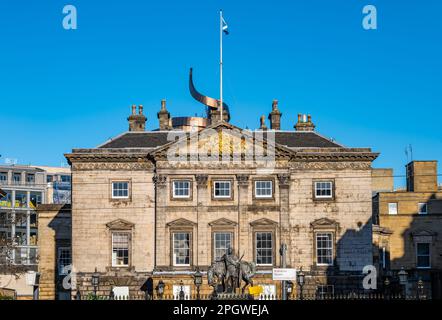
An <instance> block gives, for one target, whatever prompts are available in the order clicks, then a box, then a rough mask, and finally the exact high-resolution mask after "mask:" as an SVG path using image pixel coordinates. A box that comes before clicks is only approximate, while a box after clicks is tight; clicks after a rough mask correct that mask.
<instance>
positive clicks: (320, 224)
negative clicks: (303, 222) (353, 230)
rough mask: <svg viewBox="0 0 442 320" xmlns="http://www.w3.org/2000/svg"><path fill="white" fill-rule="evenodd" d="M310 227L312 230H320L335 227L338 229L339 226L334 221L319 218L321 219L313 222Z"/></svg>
mask: <svg viewBox="0 0 442 320" xmlns="http://www.w3.org/2000/svg"><path fill="white" fill-rule="evenodd" d="M310 225H311V226H312V227H313V228H321V227H333V228H336V227H338V225H339V224H338V223H337V222H336V221H335V220H331V219H328V218H321V219H317V220H315V221H313V222H312V223H311V224H310Z"/></svg>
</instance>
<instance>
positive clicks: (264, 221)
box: [250, 218, 278, 227]
mask: <svg viewBox="0 0 442 320" xmlns="http://www.w3.org/2000/svg"><path fill="white" fill-rule="evenodd" d="M250 225H251V226H252V227H257V226H276V225H278V223H277V222H276V221H273V220H270V219H267V218H262V219H258V220H255V221H252V222H250Z"/></svg>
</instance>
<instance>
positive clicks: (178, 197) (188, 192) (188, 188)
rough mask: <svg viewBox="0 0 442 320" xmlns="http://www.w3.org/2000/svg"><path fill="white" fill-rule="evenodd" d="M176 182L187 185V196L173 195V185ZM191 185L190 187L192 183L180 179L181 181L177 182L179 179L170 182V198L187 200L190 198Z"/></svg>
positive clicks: (174, 189)
mask: <svg viewBox="0 0 442 320" xmlns="http://www.w3.org/2000/svg"><path fill="white" fill-rule="evenodd" d="M177 182H178V183H183V182H184V183H187V195H177V194H176V193H175V191H176V187H175V183H177ZM191 185H192V183H191V181H190V180H184V179H182V180H179V179H176V180H172V197H173V198H177V199H189V198H190V194H191V192H192V190H191Z"/></svg>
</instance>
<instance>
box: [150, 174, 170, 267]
mask: <svg viewBox="0 0 442 320" xmlns="http://www.w3.org/2000/svg"><path fill="white" fill-rule="evenodd" d="M152 180H153V182H154V184H155V201H156V208H155V234H156V243H155V245H156V247H155V266H154V268H156V267H157V266H165V265H167V264H169V261H168V259H167V256H166V252H167V250H165V248H164V244H165V243H166V238H167V237H168V236H169V235H168V234H167V227H166V205H167V195H168V192H167V176H166V175H163V174H155V175H154V176H153V178H152Z"/></svg>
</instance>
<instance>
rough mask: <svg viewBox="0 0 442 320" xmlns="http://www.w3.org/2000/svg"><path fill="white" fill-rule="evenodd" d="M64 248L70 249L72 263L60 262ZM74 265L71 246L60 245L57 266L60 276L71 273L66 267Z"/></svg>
mask: <svg viewBox="0 0 442 320" xmlns="http://www.w3.org/2000/svg"><path fill="white" fill-rule="evenodd" d="M63 250H67V251H69V257H70V260H71V263H70V264H66V265H61V263H60V257H61V251H63ZM69 265H72V250H71V247H59V248H58V250H57V267H58V275H60V276H64V275H67V274H69V272H67V270H66V267H67V266H69Z"/></svg>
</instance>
